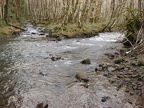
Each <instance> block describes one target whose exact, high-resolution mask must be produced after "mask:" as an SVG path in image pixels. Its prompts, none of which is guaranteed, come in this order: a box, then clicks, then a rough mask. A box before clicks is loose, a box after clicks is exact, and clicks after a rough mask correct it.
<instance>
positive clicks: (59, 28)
mask: <svg viewBox="0 0 144 108" xmlns="http://www.w3.org/2000/svg"><path fill="white" fill-rule="evenodd" d="M105 25H106V24H105V23H94V24H93V23H85V24H84V25H83V26H82V27H81V28H79V27H78V25H77V24H66V25H65V24H49V25H47V26H46V27H45V28H46V30H45V31H46V32H50V37H53V38H58V37H64V38H77V37H79V38H86V37H92V36H95V35H97V34H98V33H99V32H102V29H103V28H104V27H105Z"/></svg>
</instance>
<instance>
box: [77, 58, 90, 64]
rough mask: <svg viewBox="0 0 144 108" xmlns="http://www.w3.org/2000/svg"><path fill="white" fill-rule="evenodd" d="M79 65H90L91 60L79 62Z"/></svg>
mask: <svg viewBox="0 0 144 108" xmlns="http://www.w3.org/2000/svg"><path fill="white" fill-rule="evenodd" d="M80 63H81V64H91V60H90V59H88V58H87V59H84V60H82V61H81V62H80Z"/></svg>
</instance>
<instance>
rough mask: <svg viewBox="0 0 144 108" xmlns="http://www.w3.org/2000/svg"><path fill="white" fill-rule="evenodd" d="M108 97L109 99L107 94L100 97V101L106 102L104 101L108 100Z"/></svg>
mask: <svg viewBox="0 0 144 108" xmlns="http://www.w3.org/2000/svg"><path fill="white" fill-rule="evenodd" d="M109 99H110V97H109V96H104V97H102V99H101V101H102V102H106V101H107V100H109Z"/></svg>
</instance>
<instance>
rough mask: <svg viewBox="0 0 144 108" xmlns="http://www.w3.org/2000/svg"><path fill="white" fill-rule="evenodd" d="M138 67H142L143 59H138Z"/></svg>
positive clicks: (143, 64)
mask: <svg viewBox="0 0 144 108" xmlns="http://www.w3.org/2000/svg"><path fill="white" fill-rule="evenodd" d="M138 65H139V66H144V58H143V57H140V58H139V59H138Z"/></svg>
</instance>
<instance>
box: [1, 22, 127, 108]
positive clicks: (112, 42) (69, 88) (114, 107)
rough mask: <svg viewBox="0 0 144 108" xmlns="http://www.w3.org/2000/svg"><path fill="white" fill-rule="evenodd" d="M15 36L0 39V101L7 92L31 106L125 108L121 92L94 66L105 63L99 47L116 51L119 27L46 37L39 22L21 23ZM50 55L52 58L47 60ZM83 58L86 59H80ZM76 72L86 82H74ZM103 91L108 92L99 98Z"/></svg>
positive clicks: (21, 105)
mask: <svg viewBox="0 0 144 108" xmlns="http://www.w3.org/2000/svg"><path fill="white" fill-rule="evenodd" d="M25 28H26V29H27V31H24V32H22V33H20V36H18V37H16V38H12V39H9V40H7V41H3V42H0V107H1V108H4V107H5V106H6V105H7V104H8V99H9V97H10V96H14V97H17V101H16V102H15V103H16V108H35V107H36V105H37V104H38V103H40V102H42V101H47V102H48V104H49V108H124V107H125V108H129V107H128V106H127V105H128V103H126V102H125V93H124V92H123V91H122V90H119V91H117V90H116V87H115V86H112V85H111V84H110V83H109V82H108V79H107V78H106V77H104V76H103V75H102V74H98V75H96V74H95V71H94V70H95V68H96V67H97V66H98V65H99V64H101V63H108V62H109V60H108V59H107V57H105V56H104V54H105V53H109V52H117V49H120V48H121V47H122V44H121V43H119V42H117V41H119V40H122V38H123V36H122V34H120V33H116V32H111V33H100V34H99V36H94V37H91V38H76V39H66V40H62V41H58V42H57V41H48V40H47V38H46V36H45V35H47V34H41V35H40V34H39V31H38V30H39V28H37V27H33V26H32V25H26V27H25ZM52 57H54V58H57V59H56V60H52ZM86 58H89V59H90V60H91V64H90V65H84V64H81V63H80V62H81V61H82V60H83V59H86ZM77 72H85V73H87V74H88V76H89V79H90V85H89V87H88V88H85V87H83V86H81V85H82V82H75V80H76V79H75V75H76V73H77ZM104 96H108V97H110V99H108V101H106V102H102V101H101V99H102V97H104Z"/></svg>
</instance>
